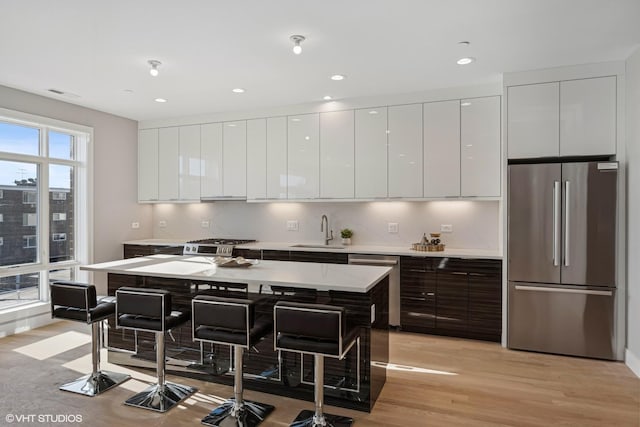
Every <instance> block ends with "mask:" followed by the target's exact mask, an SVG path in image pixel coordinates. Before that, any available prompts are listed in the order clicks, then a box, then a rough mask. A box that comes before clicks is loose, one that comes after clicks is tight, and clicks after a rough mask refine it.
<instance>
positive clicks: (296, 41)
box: [289, 34, 305, 55]
mask: <svg viewBox="0 0 640 427" xmlns="http://www.w3.org/2000/svg"><path fill="white" fill-rule="evenodd" d="M289 40H291V41H292V42H293V53H295V54H296V55H300V54H301V53H302V46H300V43H302V42H303V41H304V40H305V38H304V36H301V35H298V34H294V35H293V36H291V37H289Z"/></svg>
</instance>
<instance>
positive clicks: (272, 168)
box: [266, 117, 287, 199]
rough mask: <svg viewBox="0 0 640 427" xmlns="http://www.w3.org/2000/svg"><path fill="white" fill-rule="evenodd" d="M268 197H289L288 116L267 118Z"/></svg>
mask: <svg viewBox="0 0 640 427" xmlns="http://www.w3.org/2000/svg"><path fill="white" fill-rule="evenodd" d="M266 182H267V198H268V199H286V198H287V118H286V117H270V118H268V119H267V180H266Z"/></svg>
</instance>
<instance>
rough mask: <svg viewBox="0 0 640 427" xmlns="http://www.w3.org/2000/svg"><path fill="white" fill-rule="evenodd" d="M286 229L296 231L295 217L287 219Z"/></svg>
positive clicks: (296, 221)
mask: <svg viewBox="0 0 640 427" xmlns="http://www.w3.org/2000/svg"><path fill="white" fill-rule="evenodd" d="M287 231H298V220H297V219H292V220H288V221H287Z"/></svg>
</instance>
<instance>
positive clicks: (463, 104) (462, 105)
mask: <svg viewBox="0 0 640 427" xmlns="http://www.w3.org/2000/svg"><path fill="white" fill-rule="evenodd" d="M469 105H471V103H470V102H468V101H466V102H461V103H460V106H461V107H468V106H469Z"/></svg>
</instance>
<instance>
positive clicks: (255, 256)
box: [233, 248, 262, 259]
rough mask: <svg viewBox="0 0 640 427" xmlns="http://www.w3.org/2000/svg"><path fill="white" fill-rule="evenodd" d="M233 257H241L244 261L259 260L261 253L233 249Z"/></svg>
mask: <svg viewBox="0 0 640 427" xmlns="http://www.w3.org/2000/svg"><path fill="white" fill-rule="evenodd" d="M233 256H236V257H237V256H241V257H242V258H245V259H261V258H262V252H261V251H260V249H238V248H234V249H233Z"/></svg>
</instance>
